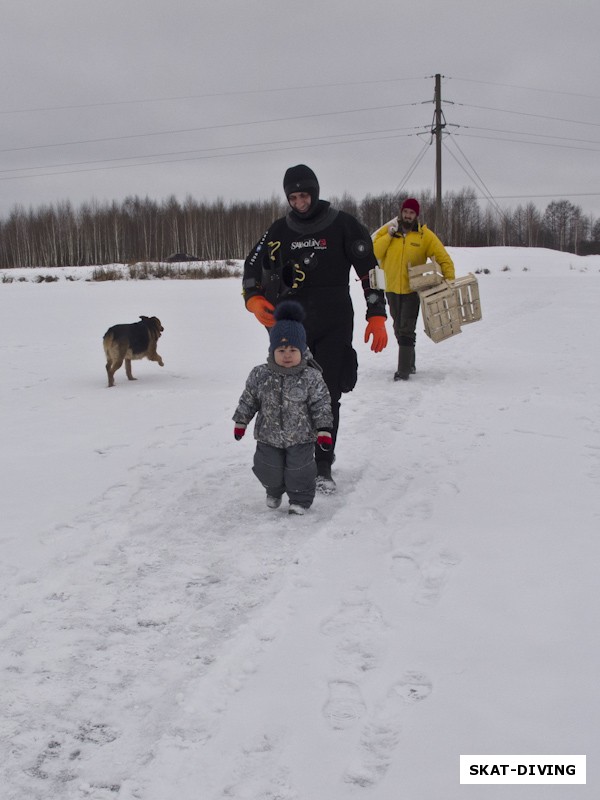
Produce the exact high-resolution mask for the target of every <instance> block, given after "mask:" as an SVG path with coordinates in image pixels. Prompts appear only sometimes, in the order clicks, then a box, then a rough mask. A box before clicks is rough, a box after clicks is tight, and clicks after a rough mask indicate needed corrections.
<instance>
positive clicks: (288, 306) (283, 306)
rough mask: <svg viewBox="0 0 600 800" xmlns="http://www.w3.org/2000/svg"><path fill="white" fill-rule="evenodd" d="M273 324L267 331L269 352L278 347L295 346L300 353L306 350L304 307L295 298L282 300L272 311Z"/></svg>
mask: <svg viewBox="0 0 600 800" xmlns="http://www.w3.org/2000/svg"><path fill="white" fill-rule="evenodd" d="M273 316H274V317H275V320H276V322H275V325H273V327H272V328H271V329H270V331H269V337H270V340H271V344H270V346H269V353H273V351H274V350H276V349H277V348H278V347H297V348H298V350H300V352H301V353H304V351H305V350H306V331H305V330H304V325H303V324H302V322H303V321H304V317H305V314H304V309H303V308H302V306H301V305H300V303H298V302H296V301H295V300H284V301H283V303H280V304H279V305H278V306H276V307H275V311H274V312H273Z"/></svg>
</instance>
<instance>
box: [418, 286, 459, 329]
mask: <svg viewBox="0 0 600 800" xmlns="http://www.w3.org/2000/svg"><path fill="white" fill-rule="evenodd" d="M419 297H420V298H421V313H422V314H423V322H424V323H425V333H426V334H427V336H429V338H430V339H432V340H433V341H434V342H441V341H443V340H444V339H448V338H450V336H456V334H457V333H460V332H461V331H460V321H461V312H460V309H459V306H458V293H457V291H456V290H455V289H454V288H453V287H452V286H450V285H449V284H447V283H444V285H443V286H435V287H433V288H432V289H427V290H425V291H422V292H419Z"/></svg>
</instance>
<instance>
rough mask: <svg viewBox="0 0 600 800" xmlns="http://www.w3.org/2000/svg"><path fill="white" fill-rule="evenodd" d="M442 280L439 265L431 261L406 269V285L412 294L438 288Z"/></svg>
mask: <svg viewBox="0 0 600 800" xmlns="http://www.w3.org/2000/svg"><path fill="white" fill-rule="evenodd" d="M443 280H444V276H443V275H442V272H441V270H440V267H439V264H438V263H437V262H436V261H435V259H433V260H432V261H428V262H427V263H426V264H418V265H417V266H416V267H411V266H409V268H408V284H409V286H410V288H411V291H413V292H422V291H423V290H425V289H432V288H433V287H434V286H439V285H440V284H441V283H442V281H443Z"/></svg>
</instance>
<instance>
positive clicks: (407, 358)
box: [394, 344, 415, 381]
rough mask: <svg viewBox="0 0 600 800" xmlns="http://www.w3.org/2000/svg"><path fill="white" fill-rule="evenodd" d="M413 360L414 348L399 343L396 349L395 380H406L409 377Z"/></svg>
mask: <svg viewBox="0 0 600 800" xmlns="http://www.w3.org/2000/svg"><path fill="white" fill-rule="evenodd" d="M414 361H415V348H414V347H408V346H407V345H402V344H401V345H400V347H399V350H398V372H396V373H395V375H394V380H395V381H407V380H408V379H409V378H410V373H411V372H412V369H413V366H414Z"/></svg>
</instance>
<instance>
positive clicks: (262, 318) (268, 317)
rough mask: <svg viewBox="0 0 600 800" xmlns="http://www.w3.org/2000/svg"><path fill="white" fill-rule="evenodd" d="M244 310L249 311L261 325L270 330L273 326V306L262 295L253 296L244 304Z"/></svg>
mask: <svg viewBox="0 0 600 800" xmlns="http://www.w3.org/2000/svg"><path fill="white" fill-rule="evenodd" d="M246 308H247V309H248V311H251V312H252V313H253V314H254V316H255V317H256V319H257V320H258V321H259V322H260V324H261V325H265V326H266V327H267V328H272V327H273V325H275V317H274V316H273V311H274V308H275V307H274V306H273V305H272V303H269V301H268V300H267V299H266V297H263V296H262V294H255V295H253V296H252V297H251V298H250V299H249V300H248V302H247V303H246Z"/></svg>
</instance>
